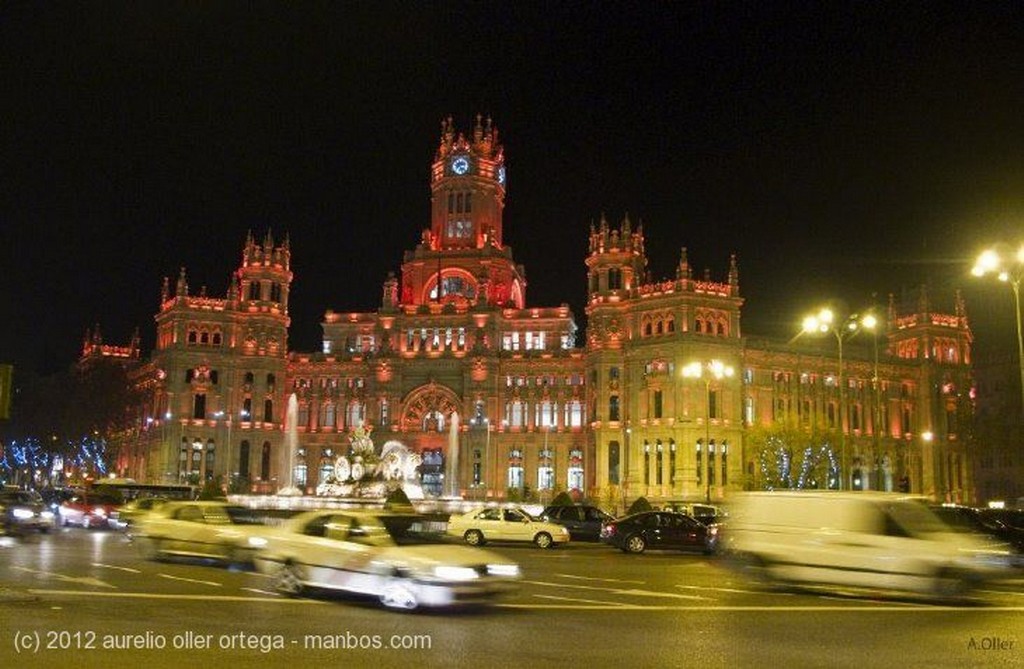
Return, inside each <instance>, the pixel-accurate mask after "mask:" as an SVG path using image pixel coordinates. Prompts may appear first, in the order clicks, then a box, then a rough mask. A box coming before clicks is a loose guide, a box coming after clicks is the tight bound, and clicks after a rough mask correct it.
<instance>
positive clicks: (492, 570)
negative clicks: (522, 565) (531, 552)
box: [487, 564, 519, 576]
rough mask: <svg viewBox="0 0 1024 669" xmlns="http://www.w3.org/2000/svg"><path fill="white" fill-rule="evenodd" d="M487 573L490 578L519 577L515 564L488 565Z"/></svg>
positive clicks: (517, 567)
mask: <svg viewBox="0 0 1024 669" xmlns="http://www.w3.org/2000/svg"><path fill="white" fill-rule="evenodd" d="M487 573H488V574H490V575H491V576H519V565H517V564H489V565H487Z"/></svg>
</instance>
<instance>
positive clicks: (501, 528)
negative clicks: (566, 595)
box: [447, 506, 569, 548]
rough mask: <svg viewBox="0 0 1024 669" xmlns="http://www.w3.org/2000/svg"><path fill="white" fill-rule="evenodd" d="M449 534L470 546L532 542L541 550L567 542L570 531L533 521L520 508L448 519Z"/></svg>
mask: <svg viewBox="0 0 1024 669" xmlns="http://www.w3.org/2000/svg"><path fill="white" fill-rule="evenodd" d="M447 532H448V534H449V535H451V536H453V537H461V538H462V539H464V540H465V541H466V543H467V544H469V545H471V546H482V545H484V544H485V543H487V542H488V541H531V542H533V543H535V544H536V545H537V546H539V547H540V548H553V547H554V546H556V545H558V544H564V543H568V542H569V530H567V529H566V528H565V527H563V526H561V525H557V524H555V523H551V522H548V521H546V520H541V519H539V518H534V517H533V516H531V515H530V514H528V513H527V512H526V511H524V510H522V509H519V508H505V509H503V508H500V507H494V506H492V507H487V508H484V509H474V510H473V511H469V512H468V513H464V514H462V515H458V516H452V517H451V518H449V519H448V530H447Z"/></svg>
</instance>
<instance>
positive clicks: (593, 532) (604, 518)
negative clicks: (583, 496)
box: [541, 504, 615, 541]
mask: <svg viewBox="0 0 1024 669" xmlns="http://www.w3.org/2000/svg"><path fill="white" fill-rule="evenodd" d="M541 515H542V516H543V517H545V518H547V519H548V520H549V521H551V522H552V523H558V524H559V525H562V526H563V527H565V529H567V530H569V536H570V538H571V539H572V540H573V541H600V539H601V527H602V526H603V525H604V524H605V523H608V522H611V521H613V520H615V516H613V515H611V514H610V513H607V512H605V511H602V510H601V509H599V508H597V507H596V506H586V505H584V504H564V505H556V506H549V507H546V508H545V509H544V512H543V513H542V514H541Z"/></svg>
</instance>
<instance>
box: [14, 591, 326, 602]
mask: <svg viewBox="0 0 1024 669" xmlns="http://www.w3.org/2000/svg"><path fill="white" fill-rule="evenodd" d="M27 592H29V593H31V594H33V595H61V596H71V597H75V596H82V597H122V598H125V599H183V600H190V601H203V602H276V603H278V604H329V603H330V602H321V601H318V600H316V599H293V598H280V597H278V598H274V597H245V596H242V595H183V594H167V593H163V594H160V593H155V592H101V591H96V590H42V589H31V590H28V591H27Z"/></svg>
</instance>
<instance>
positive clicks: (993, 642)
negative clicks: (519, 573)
mask: <svg viewBox="0 0 1024 669" xmlns="http://www.w3.org/2000/svg"><path fill="white" fill-rule="evenodd" d="M489 547H490V548H493V549H495V550H497V551H499V552H501V553H504V554H506V555H509V556H511V557H513V559H515V560H516V561H518V562H519V563H520V565H521V566H522V567H523V571H524V579H523V583H522V586H521V587H520V589H519V590H518V592H517V593H515V594H514V595H513V596H511V597H509V598H508V599H507V600H504V601H503V602H502V603H501V604H499V605H498V606H495V607H493V608H490V609H484V610H471V611H464V612H456V613H452V612H431V613H422V612H417V613H411V614H409V613H395V612H392V611H386V610H383V609H381V608H380V607H379V606H378V605H377V604H376V602H374V601H370V600H365V599H358V598H351V597H320V598H315V599H288V598H285V597H281V596H278V595H276V594H274V593H273V592H271V591H270V590H269V588H268V585H269V584H268V582H267V579H266V578H265V577H263V576H261V575H259V574H256V573H254V572H251V571H246V570H237V569H235V570H231V569H227V568H225V567H223V566H220V565H216V564H213V563H205V562H199V561H192V562H188V561H174V562H150V561H146V560H144V559H142V558H141V557H140V556H139V555H138V553H137V551H136V550H135V547H134V546H133V545H132V544H131V543H129V542H128V541H127V540H126V539H125V537H124V536H123V535H121V534H119V533H116V532H106V531H90V530H82V529H62V530H59V531H56V532H54V533H52V534H50V535H47V536H43V537H39V538H38V539H31V540H28V541H19V542H13V541H11V540H7V539H5V540H3V543H2V544H0V666H2V667H74V668H75V669H77V668H79V667H103V668H104V669H112V668H117V667H139V666H145V667H147V668H148V667H153V668H154V669H155V668H160V667H173V668H175V669H180V668H181V667H183V666H214V665H215V666H232V667H244V666H253V665H259V666H260V667H286V666H287V667H289V668H290V669H298V668H301V667H321V666H345V667H374V668H375V669H378V668H379V669H383V668H386V667H411V666H417V667H474V668H486V667H502V668H506V667H510V666H511V667H517V666H528V667H531V668H533V667H555V666H557V667H572V666H575V667H586V668H592V669H597V668H602V667H612V666H623V667H750V666H758V665H761V666H764V667H782V666H785V667H865V666H885V667H1019V666H1024V587H1022V586H1024V578H1017V579H1011V580H1008V581H1005V582H1002V583H999V584H995V585H993V586H991V587H989V588H988V589H986V590H985V591H983V592H982V593H980V596H979V600H978V601H977V602H974V603H971V604H964V605H955V606H953V605H939V604H935V603H929V602H924V601H917V600H914V599H910V598H902V599H883V598H877V597H867V596H863V595H858V596H855V595H852V594H849V593H835V592H823V591H822V592H807V591H802V592H795V591H784V590H764V589H761V588H759V587H757V586H756V585H754V584H752V583H748V582H745V581H743V580H742V579H740V578H739V577H738V576H737V575H736V574H735V573H734V572H732V571H731V570H729V569H727V568H726V567H725V565H724V564H723V563H722V561H721V560H720V559H719V558H716V557H710V558H709V557H705V556H701V555H680V554H677V553H655V552H649V553H646V554H644V555H639V556H633V555H624V554H622V553H619V552H618V551H616V550H614V549H611V548H608V547H605V546H600V545H593V544H572V545H569V546H565V547H562V548H558V549H555V550H547V551H544V550H540V549H538V548H535V547H532V546H494V545H491V546H489ZM1022 576H1024V574H1022Z"/></svg>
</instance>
